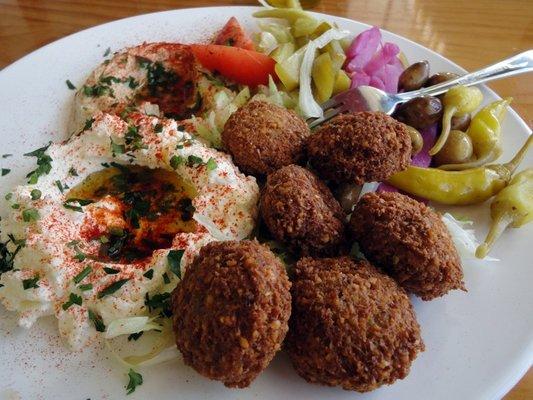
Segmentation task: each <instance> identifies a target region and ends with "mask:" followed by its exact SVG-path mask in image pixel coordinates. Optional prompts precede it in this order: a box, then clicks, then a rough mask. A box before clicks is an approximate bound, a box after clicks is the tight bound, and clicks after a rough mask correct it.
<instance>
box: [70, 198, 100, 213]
mask: <svg viewBox="0 0 533 400" xmlns="http://www.w3.org/2000/svg"><path fill="white" fill-rule="evenodd" d="M76 203H77V204H76ZM91 203H93V201H92V200H86V199H76V198H71V199H67V200H66V201H65V202H64V203H63V207H65V208H66V209H68V210H72V211H77V212H83V208H82V207H83V206H86V205H89V204H91Z"/></svg>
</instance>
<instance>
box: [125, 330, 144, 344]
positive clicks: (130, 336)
mask: <svg viewBox="0 0 533 400" xmlns="http://www.w3.org/2000/svg"><path fill="white" fill-rule="evenodd" d="M143 333H144V331H140V332H137V333H132V334H131V335H129V336H128V342H130V341H132V340H139V338H140V337H141V336H142V335H143Z"/></svg>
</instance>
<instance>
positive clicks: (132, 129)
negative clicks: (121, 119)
mask: <svg viewBox="0 0 533 400" xmlns="http://www.w3.org/2000/svg"><path fill="white" fill-rule="evenodd" d="M142 139H143V137H142V136H141V134H139V128H138V127H136V126H135V125H130V126H128V130H127V132H126V134H125V135H124V141H125V142H126V146H128V147H129V148H130V149H131V150H139V149H143V148H146V146H145V145H144V144H143V141H142Z"/></svg>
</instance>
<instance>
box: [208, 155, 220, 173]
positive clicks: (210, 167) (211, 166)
mask: <svg viewBox="0 0 533 400" xmlns="http://www.w3.org/2000/svg"><path fill="white" fill-rule="evenodd" d="M205 165H206V167H207V170H208V171H213V170H215V169H217V166H218V165H217V162H216V161H215V159H214V158H210V159H209V160H208V161H207V163H206V164H205Z"/></svg>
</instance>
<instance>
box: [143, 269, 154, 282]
mask: <svg viewBox="0 0 533 400" xmlns="http://www.w3.org/2000/svg"><path fill="white" fill-rule="evenodd" d="M143 276H144V277H145V278H147V279H150V280H152V278H153V277H154V270H153V269H149V270H148V271H146V272H145V273H144V274H143Z"/></svg>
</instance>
